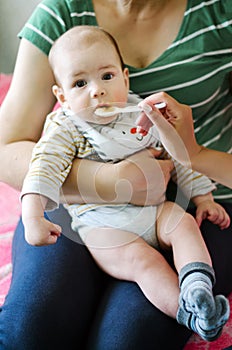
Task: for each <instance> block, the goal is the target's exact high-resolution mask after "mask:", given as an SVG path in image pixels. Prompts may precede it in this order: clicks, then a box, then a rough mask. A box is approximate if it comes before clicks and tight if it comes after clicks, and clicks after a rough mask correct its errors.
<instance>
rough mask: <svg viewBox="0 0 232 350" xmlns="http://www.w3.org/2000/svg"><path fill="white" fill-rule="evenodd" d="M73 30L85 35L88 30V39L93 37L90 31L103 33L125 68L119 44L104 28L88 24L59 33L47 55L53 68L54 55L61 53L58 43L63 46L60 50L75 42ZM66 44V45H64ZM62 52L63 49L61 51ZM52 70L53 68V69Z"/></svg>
mask: <svg viewBox="0 0 232 350" xmlns="http://www.w3.org/2000/svg"><path fill="white" fill-rule="evenodd" d="M73 31H80V35H82V33H83V34H84V35H86V33H88V31H89V39H93V38H91V36H90V35H91V33H93V32H94V33H95V34H97V33H98V34H103V35H105V36H106V37H107V38H108V39H109V41H110V42H111V44H112V45H113V47H114V48H115V50H116V53H117V55H118V57H119V60H120V64H121V67H122V70H123V69H124V68H125V65H124V62H123V58H122V55H121V52H120V50H119V46H118V44H117V42H116V40H115V39H114V37H113V36H112V35H111V34H110V33H108V32H107V31H106V30H104V29H103V28H101V27H97V26H89V25H81V26H75V27H72V28H71V29H69V30H68V31H67V32H65V33H64V34H63V35H61V36H60V37H59V38H58V39H57V40H56V41H55V42H54V43H53V45H52V47H51V50H50V52H49V55H48V59H49V63H50V66H51V67H52V68H54V57H56V55H57V54H61V51H60V49H61V48H60V46H59V44H60V43H61V42H62V43H63V46H64V48H62V50H66V49H67V47H72V44H75V42H74V41H73V37H72V36H71V34H72V32H73ZM95 42H96V41H95V40H93V43H95ZM89 43H90V45H91V41H90V40H89ZM67 44H68V46H67V47H66V45H67ZM63 52H64V51H63ZM53 70H54V69H53Z"/></svg>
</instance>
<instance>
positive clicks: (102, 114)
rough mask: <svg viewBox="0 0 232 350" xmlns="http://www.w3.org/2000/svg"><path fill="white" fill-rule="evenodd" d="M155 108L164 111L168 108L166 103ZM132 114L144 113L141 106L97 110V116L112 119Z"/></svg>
mask: <svg viewBox="0 0 232 350" xmlns="http://www.w3.org/2000/svg"><path fill="white" fill-rule="evenodd" d="M155 107H156V108H158V109H162V108H165V107H166V103H165V102H160V103H156V104H155ZM132 112H142V109H141V108H139V106H137V105H136V106H126V107H116V106H109V107H107V106H106V107H99V108H97V109H96V110H95V112H94V113H95V114H96V115H98V116H99V117H112V116H113V115H115V114H116V113H132Z"/></svg>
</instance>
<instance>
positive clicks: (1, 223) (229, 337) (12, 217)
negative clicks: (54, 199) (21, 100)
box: [0, 74, 232, 350]
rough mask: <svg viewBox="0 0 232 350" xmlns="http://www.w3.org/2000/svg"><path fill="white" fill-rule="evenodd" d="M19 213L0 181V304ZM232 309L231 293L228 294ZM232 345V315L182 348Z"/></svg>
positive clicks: (1, 92) (3, 80)
mask: <svg viewBox="0 0 232 350" xmlns="http://www.w3.org/2000/svg"><path fill="white" fill-rule="evenodd" d="M10 80H11V77H10V76H7V75H4V74H0V105H1V102H2V101H3V99H4V96H5V93H6V92H7V90H8V88H9V85H10ZM20 213H21V206H20V202H19V193H18V192H17V191H15V190H14V189H12V188H11V187H9V186H7V185H5V184H3V183H1V182H0V305H2V304H3V302H4V299H5V296H6V294H7V291H8V290H9V286H10V281H11V271H12V266H11V244H12V237H13V233H14V230H15V227H16V225H17V221H18V219H19V216H20ZM229 299H230V305H231V309H232V294H231V295H230V298H229ZM230 345H232V315H231V317H230V320H229V322H228V323H227V324H226V326H225V327H224V329H223V333H222V335H221V337H220V338H219V339H218V340H216V341H214V342H211V343H208V342H205V341H203V340H201V339H200V337H199V336H197V335H193V336H192V337H191V338H190V340H189V342H188V343H187V345H186V346H185V348H184V350H222V349H224V348H226V347H228V346H230Z"/></svg>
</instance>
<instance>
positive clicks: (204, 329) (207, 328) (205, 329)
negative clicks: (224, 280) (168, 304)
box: [176, 295, 229, 341]
mask: <svg viewBox="0 0 232 350" xmlns="http://www.w3.org/2000/svg"><path fill="white" fill-rule="evenodd" d="M215 303H216V315H219V320H217V317H213V318H211V319H208V320H201V319H200V318H198V317H197V316H196V315H194V314H193V313H191V312H188V311H186V310H185V309H183V308H181V307H179V309H178V311H177V315H176V319H177V322H178V323H180V324H182V325H184V326H186V327H187V328H189V329H191V330H192V331H193V332H195V333H197V334H198V335H199V336H200V337H201V338H202V339H204V340H206V341H214V340H216V339H218V338H219V337H220V335H221V333H222V329H223V326H224V324H225V323H226V322H227V320H228V319H229V303H228V300H227V299H226V298H225V297H224V296H223V295H218V296H216V297H215Z"/></svg>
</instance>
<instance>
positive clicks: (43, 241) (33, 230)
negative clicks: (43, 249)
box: [23, 216, 61, 246]
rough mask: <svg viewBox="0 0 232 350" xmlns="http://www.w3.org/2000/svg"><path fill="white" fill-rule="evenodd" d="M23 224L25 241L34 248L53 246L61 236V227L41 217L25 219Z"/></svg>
mask: <svg viewBox="0 0 232 350" xmlns="http://www.w3.org/2000/svg"><path fill="white" fill-rule="evenodd" d="M23 223H24V227H25V239H26V241H27V242H28V243H29V244H31V245H34V246H43V245H50V244H54V243H56V241H57V239H58V237H60V235H61V227H60V226H59V225H56V224H53V223H52V222H50V221H48V220H47V219H45V218H44V217H42V216H41V217H40V216H38V217H29V218H26V219H24V222H23Z"/></svg>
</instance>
